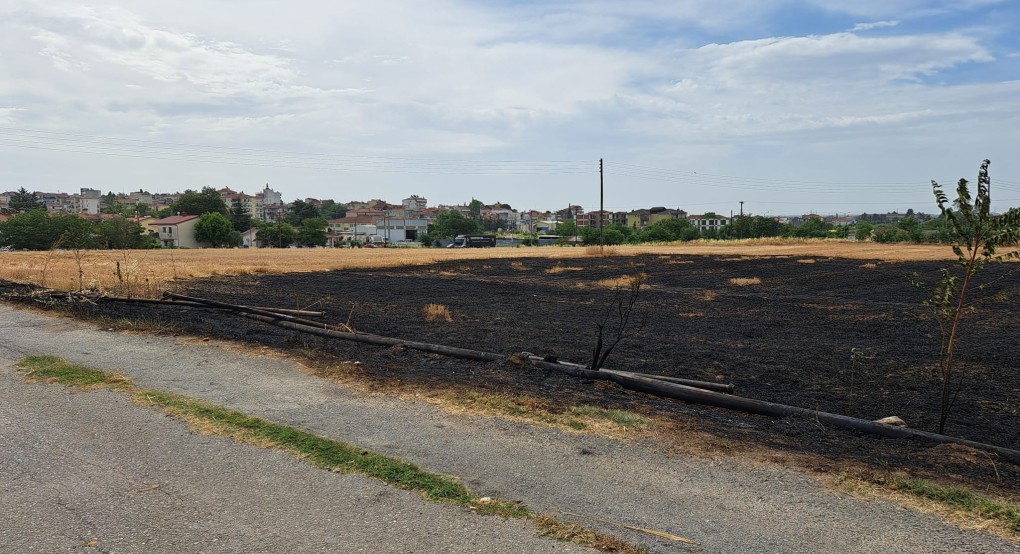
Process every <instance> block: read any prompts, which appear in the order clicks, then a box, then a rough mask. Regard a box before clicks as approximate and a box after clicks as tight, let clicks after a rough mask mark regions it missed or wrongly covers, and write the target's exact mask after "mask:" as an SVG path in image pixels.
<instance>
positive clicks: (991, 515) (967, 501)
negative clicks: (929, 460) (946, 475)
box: [892, 478, 1020, 533]
mask: <svg viewBox="0 0 1020 554" xmlns="http://www.w3.org/2000/svg"><path fill="white" fill-rule="evenodd" d="M892 485H893V486H894V487H895V488H896V490H898V491H901V492H904V493H907V494H910V495H912V496H916V497H919V498H925V499H928V500H934V501H935V502H938V503H940V504H944V505H947V506H951V507H953V508H957V509H961V510H964V511H966V512H969V513H971V514H974V515H976V516H979V517H981V518H984V519H990V520H999V521H1002V522H1003V523H1005V524H1006V527H1008V528H1009V530H1010V531H1012V532H1014V533H1020V506H1017V505H1011V504H1005V503H1002V502H996V501H994V500H991V499H989V498H987V497H985V496H984V495H981V494H978V493H976V492H973V491H969V490H967V489H964V488H960V487H953V486H944V485H939V484H936V483H933V482H931V481H928V480H927V479H915V478H897V479H894V480H893V481H892Z"/></svg>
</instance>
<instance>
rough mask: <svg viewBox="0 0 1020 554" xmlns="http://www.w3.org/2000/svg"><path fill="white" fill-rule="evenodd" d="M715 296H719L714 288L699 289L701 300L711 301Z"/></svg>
mask: <svg viewBox="0 0 1020 554" xmlns="http://www.w3.org/2000/svg"><path fill="white" fill-rule="evenodd" d="M716 296H719V294H718V293H716V292H715V291H714V290H709V289H705V290H703V291H701V299H702V300H707V301H709V302H711V301H713V300H715V297H716Z"/></svg>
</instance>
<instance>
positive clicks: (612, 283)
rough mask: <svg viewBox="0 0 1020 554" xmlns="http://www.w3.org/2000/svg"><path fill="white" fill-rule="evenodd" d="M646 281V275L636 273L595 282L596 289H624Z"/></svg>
mask: <svg viewBox="0 0 1020 554" xmlns="http://www.w3.org/2000/svg"><path fill="white" fill-rule="evenodd" d="M647 279H648V274H647V273H638V274H637V275H621V276H619V277H611V278H609V279H601V280H599V281H595V286H596V287H604V288H607V289H616V288H620V289H626V288H630V287H632V286H634V285H635V284H636V283H644V282H645V281H647Z"/></svg>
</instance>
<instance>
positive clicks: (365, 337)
mask: <svg viewBox="0 0 1020 554" xmlns="http://www.w3.org/2000/svg"><path fill="white" fill-rule="evenodd" d="M238 315H240V316H242V317H246V318H248V319H254V320H257V321H262V322H264V323H268V324H270V325H275V326H277V327H282V328H284V329H292V330H294V331H300V332H303V333H309V334H312V335H318V336H321V337H329V338H335V339H342V340H349V341H354V342H361V343H365V344H374V345H376V346H403V347H406V348H409V349H411V350H421V351H423V352H431V353H433V354H442V355H444V356H452V357H454V358H464V359H468V360H481V361H485V362H497V361H502V360H505V359H506V356H504V355H502V354H496V353H494V352H482V351H481V350H471V349H468V348H457V347H454V346H443V345H441V344H429V343H425V342H417V341H410V340H402V339H394V338H390V337H383V336H380V335H369V334H366V333H351V332H348V331H335V330H332V329H323V328H322V327H311V326H308V325H304V324H301V323H296V322H294V321H287V320H282V319H279V318H276V317H273V316H267V315H263V314H256V313H249V312H239V313H238Z"/></svg>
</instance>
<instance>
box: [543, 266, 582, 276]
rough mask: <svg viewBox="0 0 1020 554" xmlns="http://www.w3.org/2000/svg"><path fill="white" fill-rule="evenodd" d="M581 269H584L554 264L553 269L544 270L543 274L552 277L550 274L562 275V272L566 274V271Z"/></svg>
mask: <svg viewBox="0 0 1020 554" xmlns="http://www.w3.org/2000/svg"><path fill="white" fill-rule="evenodd" d="M582 269H584V268H581V267H571V266H564V265H560V264H556V265H554V266H553V267H550V268H549V269H547V270H545V272H546V273H549V274H551V275H552V274H556V273H564V272H567V271H581V270H582Z"/></svg>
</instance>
